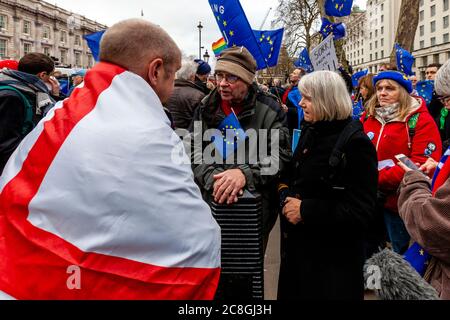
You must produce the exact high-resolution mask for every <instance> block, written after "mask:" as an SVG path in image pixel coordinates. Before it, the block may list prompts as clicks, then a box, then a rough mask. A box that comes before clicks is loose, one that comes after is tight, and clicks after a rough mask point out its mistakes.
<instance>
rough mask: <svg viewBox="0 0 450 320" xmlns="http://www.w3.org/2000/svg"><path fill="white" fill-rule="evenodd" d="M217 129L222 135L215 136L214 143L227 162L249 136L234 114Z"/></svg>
mask: <svg viewBox="0 0 450 320" xmlns="http://www.w3.org/2000/svg"><path fill="white" fill-rule="evenodd" d="M217 129H218V130H219V131H220V132H221V134H219V135H215V136H214V137H213V139H214V141H213V142H214V145H215V147H216V150H217V151H218V152H219V153H220V154H221V155H222V157H223V159H224V160H226V159H228V158H229V157H230V155H232V154H233V153H234V152H236V150H237V149H238V147H239V145H240V144H241V143H243V142H244V141H245V139H246V137H247V136H246V134H245V131H244V129H242V127H241V124H240V123H239V119H238V118H237V116H236V114H235V113H234V112H232V113H231V114H230V115H229V116H228V117H226V118H225V119H224V120H223V121H222V123H221V124H220V125H219V127H218V128H217Z"/></svg>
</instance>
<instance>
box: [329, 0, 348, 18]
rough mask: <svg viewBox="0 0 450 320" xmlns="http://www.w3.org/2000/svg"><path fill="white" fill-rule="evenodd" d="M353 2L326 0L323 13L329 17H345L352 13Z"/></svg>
mask: <svg viewBox="0 0 450 320" xmlns="http://www.w3.org/2000/svg"><path fill="white" fill-rule="evenodd" d="M352 7H353V0H326V1H325V13H326V14H327V16H330V17H345V16H349V15H350V14H351V13H352Z"/></svg>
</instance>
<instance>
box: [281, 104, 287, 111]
mask: <svg viewBox="0 0 450 320" xmlns="http://www.w3.org/2000/svg"><path fill="white" fill-rule="evenodd" d="M281 110H283V111H284V113H288V112H289V108H288V106H287V105H285V104H281Z"/></svg>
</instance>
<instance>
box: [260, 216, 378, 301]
mask: <svg viewBox="0 0 450 320" xmlns="http://www.w3.org/2000/svg"><path fill="white" fill-rule="evenodd" d="M279 270H280V221H279V220H278V221H277V223H276V225H275V226H274V227H273V229H272V233H271V234H270V238H269V243H268V245H267V250H266V257H265V262H264V298H265V300H276V299H277V292H278V275H279ZM365 300H378V299H377V297H376V296H375V294H373V293H372V292H366V295H365Z"/></svg>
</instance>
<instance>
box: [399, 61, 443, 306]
mask: <svg viewBox="0 0 450 320" xmlns="http://www.w3.org/2000/svg"><path fill="white" fill-rule="evenodd" d="M435 88H436V93H437V94H438V95H440V96H441V97H442V102H443V104H444V105H445V108H449V109H450V60H449V61H447V63H446V64H445V65H444V66H443V67H442V68H441V69H440V70H439V72H438V74H437V76H436V87H435ZM449 155H450V148H449V149H448V150H447V152H446V153H445V155H444V157H443V159H442V160H441V163H440V165H439V166H438V164H437V162H436V161H434V160H433V159H429V160H428V161H427V162H426V163H425V165H423V166H422V167H421V168H420V170H421V171H424V172H425V173H428V172H430V171H433V170H434V169H436V168H438V169H437V172H436V174H435V176H434V179H433V180H430V179H429V178H428V177H427V176H425V175H423V174H422V173H421V172H419V171H413V170H411V169H409V168H407V167H406V166H404V165H403V164H401V163H399V166H401V167H402V168H403V169H404V170H405V171H406V172H407V173H406V175H405V177H404V179H403V182H402V184H401V189H400V198H399V201H398V207H399V211H400V216H401V217H402V219H403V220H404V222H405V225H406V228H407V230H408V232H409V233H410V235H411V237H412V239H413V240H414V241H417V243H418V244H419V245H420V246H422V247H423V250H424V252H428V253H429V254H430V255H431V256H432V259H431V261H430V262H429V264H428V269H427V271H426V274H425V280H427V281H428V282H429V283H430V284H431V285H432V286H433V287H434V288H435V289H436V290H437V292H438V293H439V294H440V298H441V299H445V300H450V250H449V248H450V180H449V177H450V161H449V160H447V159H448V157H449Z"/></svg>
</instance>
